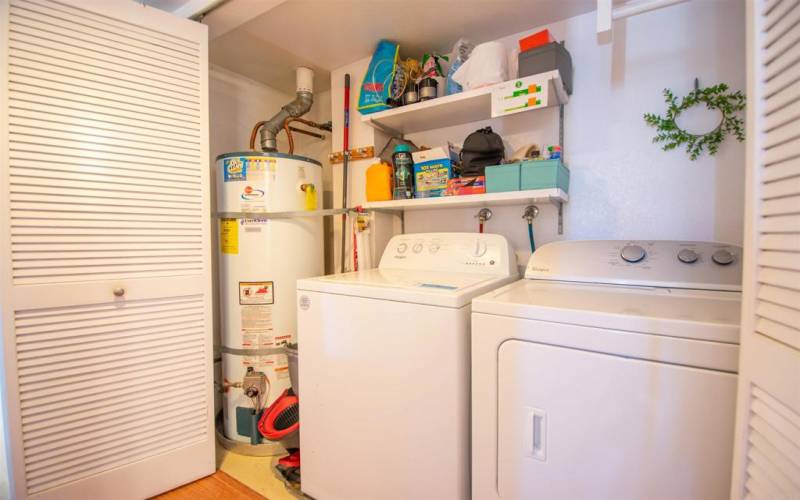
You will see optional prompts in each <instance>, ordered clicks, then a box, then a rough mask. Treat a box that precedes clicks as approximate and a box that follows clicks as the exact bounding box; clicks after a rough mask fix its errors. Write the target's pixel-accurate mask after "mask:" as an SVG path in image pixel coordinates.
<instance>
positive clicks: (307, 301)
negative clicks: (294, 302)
mask: <svg viewBox="0 0 800 500" xmlns="http://www.w3.org/2000/svg"><path fill="white" fill-rule="evenodd" d="M298 301H299V304H300V309H302V310H303V311H308V309H309V308H310V307H311V297H309V296H308V295H301V296H300V298H299V299H298Z"/></svg>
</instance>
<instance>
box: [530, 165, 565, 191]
mask: <svg viewBox="0 0 800 500" xmlns="http://www.w3.org/2000/svg"><path fill="white" fill-rule="evenodd" d="M553 188H560V189H561V190H563V191H564V192H565V193H568V192H569V169H568V168H567V167H566V166H564V164H563V163H561V160H528V161H523V162H521V163H520V189H521V190H523V191H525V190H527V189H553Z"/></svg>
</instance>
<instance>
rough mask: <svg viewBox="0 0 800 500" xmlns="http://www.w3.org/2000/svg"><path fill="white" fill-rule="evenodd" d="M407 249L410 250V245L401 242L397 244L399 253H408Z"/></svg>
mask: <svg viewBox="0 0 800 500" xmlns="http://www.w3.org/2000/svg"><path fill="white" fill-rule="evenodd" d="M406 250H408V245H406V244H405V243H400V244H399V245H397V253H406Z"/></svg>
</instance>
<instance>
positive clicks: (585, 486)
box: [472, 241, 741, 500]
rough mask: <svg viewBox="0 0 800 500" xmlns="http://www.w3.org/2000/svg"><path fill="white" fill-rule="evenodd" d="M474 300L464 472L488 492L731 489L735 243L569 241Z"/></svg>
mask: <svg viewBox="0 0 800 500" xmlns="http://www.w3.org/2000/svg"><path fill="white" fill-rule="evenodd" d="M525 277H526V278H527V279H524V280H520V281H518V282H516V283H513V284H511V285H508V286H505V287H503V288H500V289H497V290H494V291H492V292H490V293H488V294H486V295H483V296H481V297H478V298H476V299H475V300H474V301H473V305H472V310H473V315H472V485H473V490H472V493H473V498H474V499H475V500H488V499H504V500H511V499H547V500H552V499H570V500H577V499H615V500H623V499H643V498H647V499H670V500H672V499H676V498H681V499H702V500H710V499H723V498H724V499H727V498H728V497H729V487H730V470H731V460H732V448H733V428H734V413H735V411H734V408H735V399H736V372H737V363H738V350H739V349H738V342H739V313H740V283H741V249H740V248H738V247H735V246H731V245H725V244H718V243H703V242H687V241H565V242H558V243H551V244H548V245H545V246H543V247H541V248H540V249H539V250H537V251H536V252H535V253H534V254H533V255H532V257H531V259H530V261H529V263H528V266H527V269H526V273H525Z"/></svg>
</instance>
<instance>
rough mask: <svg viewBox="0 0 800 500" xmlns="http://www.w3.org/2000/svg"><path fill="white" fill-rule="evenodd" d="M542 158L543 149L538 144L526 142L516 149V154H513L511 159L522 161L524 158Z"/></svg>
mask: <svg viewBox="0 0 800 500" xmlns="http://www.w3.org/2000/svg"><path fill="white" fill-rule="evenodd" d="M543 159H544V158H542V151H541V149H540V148H539V146H538V145H536V144H526V145H524V146H522V147H520V148H517V149H515V150H514V154H512V155H511V161H517V162H519V161H522V160H543Z"/></svg>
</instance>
